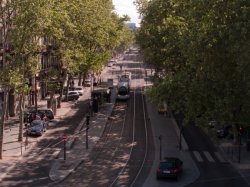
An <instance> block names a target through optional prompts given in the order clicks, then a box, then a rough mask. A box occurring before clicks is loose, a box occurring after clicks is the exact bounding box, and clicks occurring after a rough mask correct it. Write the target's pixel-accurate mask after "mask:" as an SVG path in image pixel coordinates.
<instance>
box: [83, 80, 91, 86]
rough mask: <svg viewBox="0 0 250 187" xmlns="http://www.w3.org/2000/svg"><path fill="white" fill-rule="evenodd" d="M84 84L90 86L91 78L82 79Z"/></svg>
mask: <svg viewBox="0 0 250 187" xmlns="http://www.w3.org/2000/svg"><path fill="white" fill-rule="evenodd" d="M84 86H85V87H90V86H91V80H90V79H86V80H85V81H84Z"/></svg>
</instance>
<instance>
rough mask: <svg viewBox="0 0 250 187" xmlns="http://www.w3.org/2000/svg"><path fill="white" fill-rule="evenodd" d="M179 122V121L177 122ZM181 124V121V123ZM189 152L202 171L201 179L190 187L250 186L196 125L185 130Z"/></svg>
mask: <svg viewBox="0 0 250 187" xmlns="http://www.w3.org/2000/svg"><path fill="white" fill-rule="evenodd" d="M177 121H178V120H177ZM179 123H180V121H179ZM184 137H185V139H186V141H187V143H188V145H189V151H190V154H191V155H192V158H193V159H194V161H195V162H196V165H197V167H198V169H199V171H200V177H199V178H198V179H197V180H196V181H195V182H193V183H192V184H190V185H187V186H188V187H189V186H190V187H200V186H202V187H211V186H213V187H236V186H241V187H247V186H249V184H248V183H247V182H246V181H245V179H244V178H243V177H242V176H241V174H240V173H239V172H238V170H237V169H236V168H234V167H233V166H232V165H231V164H230V163H229V162H227V161H226V160H225V159H224V158H223V157H220V156H218V155H220V154H219V151H218V149H217V148H216V147H215V146H214V145H213V143H212V142H211V140H210V138H209V137H208V136H207V135H206V134H205V133H204V132H203V131H202V130H201V129H200V128H198V127H197V126H195V124H194V123H190V124H189V125H188V126H187V127H185V129H184Z"/></svg>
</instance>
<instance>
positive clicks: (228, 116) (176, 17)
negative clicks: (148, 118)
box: [137, 0, 250, 126]
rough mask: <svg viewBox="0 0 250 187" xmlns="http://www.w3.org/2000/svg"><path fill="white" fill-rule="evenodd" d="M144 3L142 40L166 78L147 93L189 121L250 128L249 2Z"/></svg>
mask: <svg viewBox="0 0 250 187" xmlns="http://www.w3.org/2000/svg"><path fill="white" fill-rule="evenodd" d="M139 2H140V4H139V5H140V9H141V15H142V22H141V28H140V30H139V33H138V36H137V41H138V43H139V44H140V46H141V49H142V52H143V54H144V59H145V61H146V62H147V63H149V64H153V65H154V67H155V68H156V71H157V72H161V74H163V75H164V76H163V77H161V79H163V81H158V82H157V81H156V83H155V85H154V86H153V87H152V88H151V90H150V91H149V92H148V95H149V96H150V97H151V98H152V99H153V100H154V101H155V102H159V101H160V100H167V102H168V103H169V105H170V106H171V107H172V108H173V109H174V110H175V111H181V112H184V113H185V117H186V118H187V119H188V120H189V119H192V120H195V119H197V117H199V118H204V119H208V118H210V117H212V118H216V119H217V120H219V121H229V122H233V123H234V124H235V123H238V124H241V125H243V126H244V125H245V126H249V125H248V123H249V122H250V117H249V115H248V114H249V112H250V102H249V100H248V98H249V97H250V95H249V86H250V82H249V81H250V76H249V75H250V69H249V67H250V66H249V58H250V56H249V39H250V38H249V28H250V24H249V20H250V2H249V1H233V0H229V1H224V0H209V1H195V0H191V1H185V0H168V1H165V0H152V1H149V2H143V1H139Z"/></svg>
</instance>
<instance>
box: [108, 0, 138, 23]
mask: <svg viewBox="0 0 250 187" xmlns="http://www.w3.org/2000/svg"><path fill="white" fill-rule="evenodd" d="M133 1H134V0H113V4H114V6H115V9H116V12H117V13H118V14H119V15H120V16H122V15H125V14H127V15H128V16H129V17H130V18H131V21H130V22H132V23H136V25H137V26H138V25H139V23H140V20H139V18H138V17H139V14H138V13H137V11H136V7H135V5H134V4H133Z"/></svg>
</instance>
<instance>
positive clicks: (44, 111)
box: [24, 108, 55, 123]
mask: <svg viewBox="0 0 250 187" xmlns="http://www.w3.org/2000/svg"><path fill="white" fill-rule="evenodd" d="M36 113H37V114H38V116H40V118H42V117H43V115H44V114H45V116H46V118H47V119H48V120H52V119H54V117H55V116H54V113H53V111H52V109H50V108H43V109H37V111H36V110H32V111H28V112H25V113H24V123H31V122H32V121H33V120H34V116H35V114H36Z"/></svg>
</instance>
